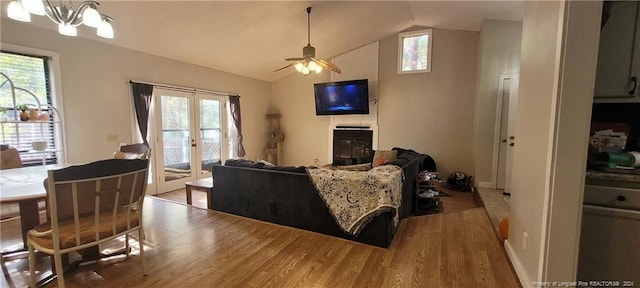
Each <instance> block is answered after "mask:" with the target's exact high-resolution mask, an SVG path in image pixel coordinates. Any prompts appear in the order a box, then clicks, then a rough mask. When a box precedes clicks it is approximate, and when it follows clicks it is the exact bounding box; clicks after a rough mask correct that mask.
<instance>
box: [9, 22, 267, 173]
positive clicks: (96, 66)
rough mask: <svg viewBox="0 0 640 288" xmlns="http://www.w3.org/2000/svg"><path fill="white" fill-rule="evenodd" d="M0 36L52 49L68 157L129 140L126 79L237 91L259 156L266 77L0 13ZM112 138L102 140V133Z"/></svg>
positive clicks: (84, 157)
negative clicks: (119, 44) (57, 59)
mask: <svg viewBox="0 0 640 288" xmlns="http://www.w3.org/2000/svg"><path fill="white" fill-rule="evenodd" d="M1 21H2V23H1V24H2V25H1V26H2V27H1V29H2V30H1V34H0V35H1V36H2V38H1V42H2V43H6V44H13V45H19V46H26V47H31V48H37V49H42V50H48V51H52V52H57V53H59V55H60V63H61V74H62V75H61V80H62V92H63V97H64V111H63V112H64V116H65V123H64V125H65V128H66V134H67V135H66V140H67V154H68V157H67V159H68V161H69V162H70V163H82V162H88V161H94V160H97V159H103V158H107V157H111V155H112V153H113V151H115V150H116V149H117V147H118V143H120V142H127V143H131V142H132V132H131V130H132V129H131V127H132V126H131V123H132V121H135V120H134V119H132V113H131V105H132V104H131V102H130V96H129V95H130V94H129V93H130V92H129V90H130V88H129V85H128V81H129V80H131V79H135V80H140V81H149V82H156V83H165V84H172V85H179V86H187V87H195V88H201V89H210V90H217V91H225V92H231V93H238V94H239V95H240V96H241V98H240V101H241V104H242V128H243V135H244V139H245V140H244V145H245V148H246V151H247V157H248V158H257V157H260V156H262V151H263V149H264V146H265V143H266V141H267V138H266V137H267V136H266V135H268V126H269V123H268V122H267V120H266V119H265V114H266V113H267V110H268V107H269V103H270V101H271V95H270V93H271V91H270V89H271V85H270V83H268V82H264V81H260V80H255V79H250V78H247V77H243V76H239V75H234V74H230V73H226V72H221V71H217V70H213V69H209V68H205V67H202V66H197V65H192V64H187V63H184V62H179V61H175V60H171V59H168V58H163V57H158V56H154V55H150V54H145V53H141V52H137V51H133V50H129V49H124V48H120V47H116V46H113V45H109V44H105V43H103V42H98V41H92V40H87V39H83V38H80V37H66V36H62V35H60V34H58V33H57V32H56V31H53V30H47V29H42V28H37V27H34V26H33V25H29V24H23V23H19V22H16V21H13V20H9V19H7V18H4V17H3V18H2V19H1ZM108 134H112V135H115V136H116V138H117V139H112V140H108V139H107V135H108Z"/></svg>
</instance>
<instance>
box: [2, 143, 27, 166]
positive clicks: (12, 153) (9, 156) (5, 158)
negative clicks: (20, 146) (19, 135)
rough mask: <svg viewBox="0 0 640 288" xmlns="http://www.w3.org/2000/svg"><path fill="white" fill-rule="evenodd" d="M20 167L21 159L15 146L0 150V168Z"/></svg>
mask: <svg viewBox="0 0 640 288" xmlns="http://www.w3.org/2000/svg"><path fill="white" fill-rule="evenodd" d="M20 167H22V160H21V159H20V153H19V152H18V150H16V148H7V149H5V150H0V170H2V169H11V168H20Z"/></svg>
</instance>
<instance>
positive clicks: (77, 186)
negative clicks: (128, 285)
mask: <svg viewBox="0 0 640 288" xmlns="http://www.w3.org/2000/svg"><path fill="white" fill-rule="evenodd" d="M148 167H149V160H148V159H134V160H124V159H107V160H101V161H96V162H92V163H89V164H85V165H78V166H70V167H67V168H63V169H58V170H49V171H48V178H47V179H46V180H45V185H46V188H47V189H46V190H47V201H48V202H47V209H48V213H49V221H48V222H46V223H43V224H40V225H38V226H36V227H35V228H34V229H32V230H30V231H29V233H28V236H27V244H28V248H29V271H30V275H31V286H32V287H35V261H36V257H35V249H37V250H38V251H40V252H43V253H47V254H51V255H53V256H54V261H55V269H56V274H57V277H58V287H64V274H63V267H62V258H61V257H62V254H66V253H69V252H71V251H76V250H80V249H84V248H87V247H91V246H95V245H99V244H100V243H103V242H106V241H110V240H112V239H115V238H117V237H120V236H123V235H124V236H125V239H124V242H125V251H126V255H127V257H128V256H129V233H132V232H136V231H137V232H138V244H139V252H140V261H141V264H142V272H143V275H146V273H145V268H144V249H143V246H144V245H143V241H142V240H143V228H142V222H143V221H142V204H143V203H144V194H145V190H146V187H147V173H148Z"/></svg>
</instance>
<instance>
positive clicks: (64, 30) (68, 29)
mask: <svg viewBox="0 0 640 288" xmlns="http://www.w3.org/2000/svg"><path fill="white" fill-rule="evenodd" d="M58 33H60V34H62V35H65V36H77V35H78V30H77V29H76V27H73V26H71V25H69V24H65V23H60V24H58Z"/></svg>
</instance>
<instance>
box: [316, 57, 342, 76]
mask: <svg viewBox="0 0 640 288" xmlns="http://www.w3.org/2000/svg"><path fill="white" fill-rule="evenodd" d="M311 60H313V61H315V62H316V63H318V64H320V66H322V68H324V69H327V70H331V71H333V72H336V73H338V74H340V73H341V72H342V70H340V68H339V67H338V66H336V65H333V63H331V62H327V61H324V60H322V59H315V58H311Z"/></svg>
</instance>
